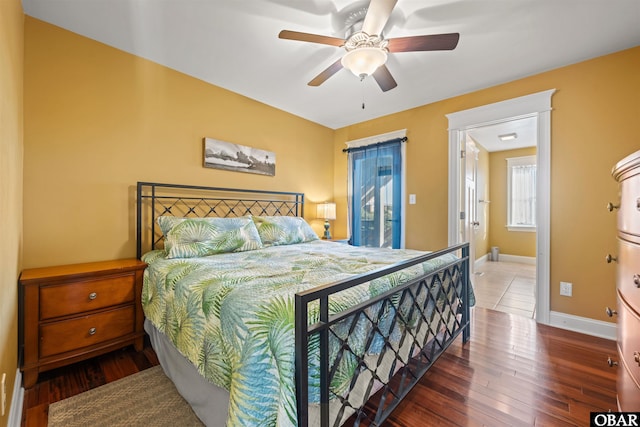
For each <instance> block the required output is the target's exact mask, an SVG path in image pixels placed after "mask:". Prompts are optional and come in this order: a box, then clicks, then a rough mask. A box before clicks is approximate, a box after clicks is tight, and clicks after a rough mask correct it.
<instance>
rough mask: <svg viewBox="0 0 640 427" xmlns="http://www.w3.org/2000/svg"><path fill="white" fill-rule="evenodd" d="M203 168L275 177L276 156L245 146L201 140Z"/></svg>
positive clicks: (206, 139)
mask: <svg viewBox="0 0 640 427" xmlns="http://www.w3.org/2000/svg"><path fill="white" fill-rule="evenodd" d="M203 145H204V149H203V166H204V167H205V168H213V169H222V170H227V171H233V172H246V173H255V174H260V175H267V176H275V174H276V154H275V153H274V152H272V151H267V150H262V149H259V148H253V147H248V146H246V145H240V144H235V143H232V142H227V141H221V140H218V139H214V138H203Z"/></svg>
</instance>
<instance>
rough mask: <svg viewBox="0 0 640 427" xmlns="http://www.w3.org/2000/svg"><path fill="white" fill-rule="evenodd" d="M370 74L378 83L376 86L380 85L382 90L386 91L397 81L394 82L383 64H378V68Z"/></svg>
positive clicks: (396, 84)
mask: <svg viewBox="0 0 640 427" xmlns="http://www.w3.org/2000/svg"><path fill="white" fill-rule="evenodd" d="M372 75H373V78H374V79H375V80H376V82H377V83H378V86H380V89H382V91H383V92H386V91H388V90H391V89H393V88H394V87H396V86H398V83H396V81H395V80H394V78H393V76H392V75H391V73H390V72H389V69H388V68H387V66H386V65H384V64H382V65H381V66H379V67H378V69H377V70H376V71H374V72H373V74H372Z"/></svg>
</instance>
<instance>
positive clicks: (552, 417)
mask: <svg viewBox="0 0 640 427" xmlns="http://www.w3.org/2000/svg"><path fill="white" fill-rule="evenodd" d="M471 322H472V328H471V340H470V342H468V343H466V344H464V345H463V344H462V343H461V339H458V340H457V341H456V342H454V343H453V345H452V346H451V347H450V348H449V349H448V350H447V351H446V352H445V353H444V354H443V355H442V356H441V357H440V358H439V359H438V360H437V361H436V363H435V364H434V365H433V367H432V368H431V370H430V371H428V372H427V374H426V375H425V376H424V377H423V378H422V380H421V381H420V382H419V383H418V384H417V385H416V386H415V387H414V389H413V390H412V391H411V392H410V393H409V395H408V396H407V398H406V399H405V401H404V402H402V403H401V404H400V405H399V406H398V407H397V408H396V410H395V411H394V412H393V413H392V414H391V416H390V417H389V419H388V420H387V422H386V423H385V427H416V426H427V427H432V426H436V427H437V426H442V427H454V426H473V427H475V426H491V427H500V426H514V425H515V426H528V425H531V426H534V425H535V426H536V427H537V426H553V427H562V426H585V425H589V413H590V412H592V411H606V410H608V409H612V410H615V408H616V374H617V369H618V368H616V367H614V368H610V367H609V366H608V365H607V363H606V360H607V356H610V355H615V353H616V343H615V341H611V340H606V339H604V338H596V337H592V336H587V335H583V334H579V333H576V332H572V331H566V330H562V329H558V328H554V327H551V326H547V325H538V324H536V323H535V321H533V320H532V319H527V318H524V317H518V316H515V315H510V314H507V313H501V312H497V311H494V310H489V309H484V308H474V309H473V310H472V316H471ZM156 365H158V359H157V356H156V354H155V352H154V351H153V349H151V347H150V346H149V344H148V341H147V342H146V345H145V348H144V350H143V351H141V352H136V351H134V350H133V348H127V349H123V350H118V351H115V352H113V353H109V354H106V355H103V356H100V357H97V358H94V359H91V360H88V361H84V362H81V363H78V364H75V365H73V366H68V367H64V368H59V369H56V370H53V371H50V372H45V373H43V374H41V375H40V377H39V381H38V383H37V384H36V385H35V386H34V387H33V388H31V389H30V390H27V391H26V393H25V397H24V407H23V419H22V421H23V422H22V425H23V426H29V427H31V426H34V427H40V426H46V425H47V411H48V407H49V404H51V403H53V402H56V401H58V400H60V399H64V398H66V397H70V396H72V395H75V394H78V393H81V392H83V391H86V390H89V389H92V388H95V387H98V386H100V385H103V384H106V383H109V382H113V381H117V380H118V379H120V378H123V377H124V376H127V375H131V374H133V373H135V372H139V371H142V370H144V369H148V368H150V367H152V366H156ZM363 425H366V423H363Z"/></svg>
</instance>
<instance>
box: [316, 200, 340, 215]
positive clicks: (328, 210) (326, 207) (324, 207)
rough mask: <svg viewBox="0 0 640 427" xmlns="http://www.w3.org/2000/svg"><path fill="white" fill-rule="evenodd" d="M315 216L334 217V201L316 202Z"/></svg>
mask: <svg viewBox="0 0 640 427" xmlns="http://www.w3.org/2000/svg"><path fill="white" fill-rule="evenodd" d="M316 213H317V215H316V217H317V218H322V219H336V204H335V203H326V202H325V203H318V205H317V206H316Z"/></svg>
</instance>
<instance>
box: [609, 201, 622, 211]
mask: <svg viewBox="0 0 640 427" xmlns="http://www.w3.org/2000/svg"><path fill="white" fill-rule="evenodd" d="M614 209H620V205H614V204H613V203H611V202H609V203H607V210H608V211H609V212H612V211H613V210H614Z"/></svg>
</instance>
